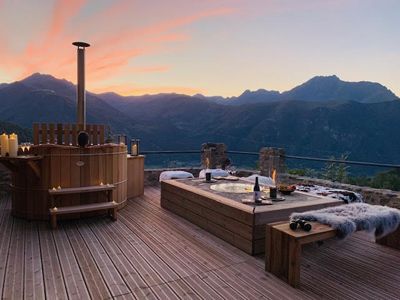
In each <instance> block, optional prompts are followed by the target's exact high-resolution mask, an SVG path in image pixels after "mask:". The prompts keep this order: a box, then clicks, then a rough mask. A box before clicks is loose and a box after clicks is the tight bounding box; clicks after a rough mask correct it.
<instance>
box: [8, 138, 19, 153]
mask: <svg viewBox="0 0 400 300" xmlns="http://www.w3.org/2000/svg"><path fill="white" fill-rule="evenodd" d="M8 153H9V154H10V157H17V155H18V135H16V134H15V133H12V134H10V138H9V139H8Z"/></svg>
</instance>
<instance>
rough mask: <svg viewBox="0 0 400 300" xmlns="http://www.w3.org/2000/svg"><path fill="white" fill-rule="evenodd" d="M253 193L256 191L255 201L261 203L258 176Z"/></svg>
mask: <svg viewBox="0 0 400 300" xmlns="http://www.w3.org/2000/svg"><path fill="white" fill-rule="evenodd" d="M253 193H254V202H255V203H260V202H261V200H260V196H261V192H260V185H259V184H258V177H256V182H255V183H254V188H253Z"/></svg>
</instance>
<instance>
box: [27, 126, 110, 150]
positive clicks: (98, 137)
mask: <svg viewBox="0 0 400 300" xmlns="http://www.w3.org/2000/svg"><path fill="white" fill-rule="evenodd" d="M82 130H83V125H82V124H79V125H78V124H55V123H50V124H47V123H41V124H39V123H35V124H33V144H34V145H39V144H57V145H72V146H76V145H77V137H78V133H79V132H80V131H82ZM85 131H86V132H87V133H88V134H89V145H102V144H104V131H105V126H104V125H86V130H85Z"/></svg>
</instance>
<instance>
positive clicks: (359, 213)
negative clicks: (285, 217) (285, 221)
mask: <svg viewBox="0 0 400 300" xmlns="http://www.w3.org/2000/svg"><path fill="white" fill-rule="evenodd" d="M290 219H291V220H300V219H301V220H305V221H316V222H319V223H322V224H326V225H330V226H331V227H332V228H335V229H336V230H337V232H338V237H339V238H345V237H347V236H348V235H350V234H352V233H353V232H355V231H358V230H366V231H368V232H374V233H375V236H376V237H382V236H385V235H387V234H389V233H391V232H393V231H395V230H396V229H397V228H398V227H399V225H400V210H398V209H395V208H391V207H387V206H380V205H370V204H366V203H351V204H345V205H340V206H335V207H328V208H324V209H320V210H312V211H306V212H302V213H293V214H291V216H290Z"/></svg>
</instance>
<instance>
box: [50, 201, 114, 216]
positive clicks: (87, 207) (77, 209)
mask: <svg viewBox="0 0 400 300" xmlns="http://www.w3.org/2000/svg"><path fill="white" fill-rule="evenodd" d="M117 206H118V204H117V203H116V202H100V203H91V204H82V205H73V206H63V207H53V208H50V209H49V211H50V214H51V215H64V214H73V213H82V212H88V211H97V210H103V209H112V208H115V207H117Z"/></svg>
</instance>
